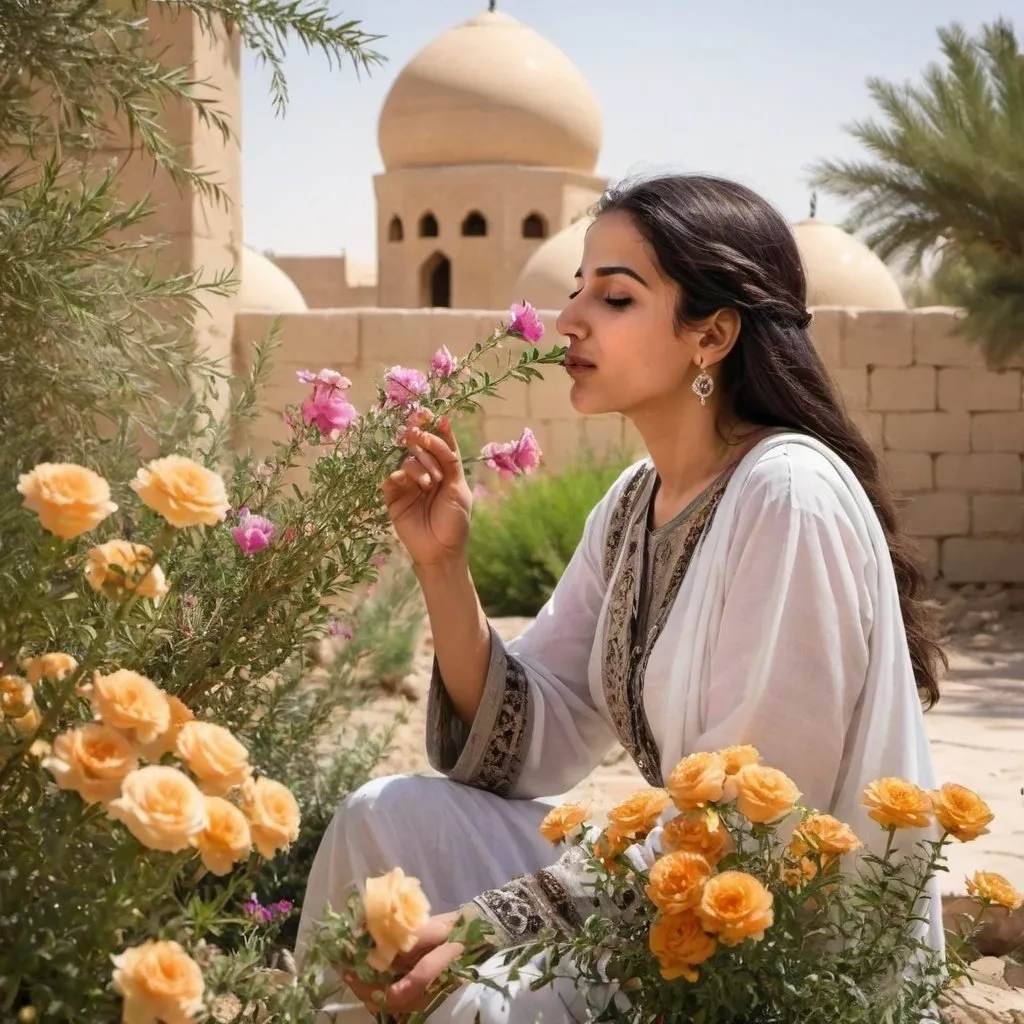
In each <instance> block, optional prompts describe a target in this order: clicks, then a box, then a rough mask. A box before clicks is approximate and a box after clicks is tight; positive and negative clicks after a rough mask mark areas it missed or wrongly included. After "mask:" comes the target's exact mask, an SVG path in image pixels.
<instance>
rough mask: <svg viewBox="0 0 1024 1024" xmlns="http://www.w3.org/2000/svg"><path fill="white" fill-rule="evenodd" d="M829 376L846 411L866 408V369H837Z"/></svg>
mask: <svg viewBox="0 0 1024 1024" xmlns="http://www.w3.org/2000/svg"><path fill="white" fill-rule="evenodd" d="M831 376H832V380H833V381H834V382H835V385H836V387H837V388H838V389H839V394H840V395H841V396H842V399H843V402H844V403H845V404H846V408H847V409H866V408H867V407H868V371H867V370H866V369H863V368H862V369H854V370H847V369H837V370H832V373H831Z"/></svg>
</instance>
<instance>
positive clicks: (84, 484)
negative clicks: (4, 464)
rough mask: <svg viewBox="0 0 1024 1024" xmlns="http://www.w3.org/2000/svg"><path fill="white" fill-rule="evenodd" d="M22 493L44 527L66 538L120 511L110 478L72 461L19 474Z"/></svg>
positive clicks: (30, 509)
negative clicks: (111, 491) (114, 501)
mask: <svg viewBox="0 0 1024 1024" xmlns="http://www.w3.org/2000/svg"><path fill="white" fill-rule="evenodd" d="M18 493H19V494H21V495H22V497H23V499H24V505H25V508H27V509H28V510H29V511H30V512H35V514H36V515H37V516H39V522H40V525H41V526H42V527H43V529H44V530H47V531H49V532H50V533H52V534H54V535H56V536H57V537H60V538H61V539H62V540H73V539H74V538H75V537H78V536H80V535H81V534H83V533H86V532H88V531H89V530H91V529H92V528H93V527H94V526H98V525H99V524H100V523H102V522H103V520H104V519H106V518H107V516H109V515H110V514H111V513H112V512H116V511H117V506H116V505H115V504H114V503H113V502H112V501H111V500H110V485H109V484H108V483H107V481H106V480H104V479H103V477H101V476H99V474H97V473H94V472H93V471H92V470H91V469H86V468H85V467H84V466H76V465H75V464H74V463H70V462H41V463H40V464H39V465H38V466H36V468H35V469H33V470H32V472H30V473H23V474H22V475H21V476H20V477H18Z"/></svg>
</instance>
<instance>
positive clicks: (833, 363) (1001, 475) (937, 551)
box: [234, 309, 1024, 583]
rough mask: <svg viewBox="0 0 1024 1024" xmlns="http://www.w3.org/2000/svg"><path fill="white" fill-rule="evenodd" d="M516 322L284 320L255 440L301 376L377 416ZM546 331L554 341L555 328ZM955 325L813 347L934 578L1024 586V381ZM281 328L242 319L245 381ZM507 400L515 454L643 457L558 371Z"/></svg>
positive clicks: (882, 316)
mask: <svg viewBox="0 0 1024 1024" xmlns="http://www.w3.org/2000/svg"><path fill="white" fill-rule="evenodd" d="M503 315H504V313H503V312H486V311H475V310H433V311H431V310H379V309H352V310H332V311H324V312H315V311H313V312H310V313H305V314H289V315H287V316H284V317H282V318H281V323H282V344H281V347H280V349H279V350H278V354H277V357H276V360H275V369H274V375H273V379H272V382H271V385H270V390H269V392H268V394H267V395H266V402H267V405H268V413H267V415H266V416H265V417H264V418H263V419H261V420H260V421H259V422H258V423H257V424H256V425H255V427H254V428H253V430H252V431H251V433H250V435H249V436H248V437H247V438H246V439H245V440H246V441H247V442H248V443H251V444H252V445H253V446H254V447H255V448H256V449H257V450H259V451H261V452H263V451H266V450H267V448H268V446H269V442H270V440H271V439H272V438H280V437H283V436H284V429H285V428H284V425H283V423H282V421H281V415H280V410H281V409H282V407H283V406H284V405H285V404H286V403H290V402H299V401H301V399H302V397H303V396H304V394H305V388H304V387H303V386H301V385H299V384H298V383H297V381H296V379H295V370H297V369H302V368H307V367H308V368H310V369H313V370H316V369H319V368H320V367H323V366H330V367H332V368H334V369H337V370H339V371H341V372H342V373H344V374H346V375H347V376H349V377H351V378H352V381H353V393H352V398H353V401H355V402H356V404H357V405H360V406H362V407H365V406H366V405H367V404H368V403H369V402H371V401H372V400H373V398H374V395H375V391H374V379H375V377H376V376H378V375H379V373H380V372H381V370H382V369H384V368H385V367H387V366H390V365H392V364H394V363H403V364H406V365H411V366H421V367H422V366H425V365H426V363H427V361H428V360H429V358H430V355H431V353H432V352H433V351H434V350H435V349H436V348H438V346H440V345H442V344H446V345H447V346H448V347H449V348H450V349H451V351H452V352H453V353H455V354H459V353H461V352H465V351H467V350H468V349H469V347H470V346H471V345H472V344H473V343H474V342H476V341H479V340H481V339H483V338H484V337H486V336H487V335H488V334H489V333H490V331H491V330H492V329H493V327H494V325H495V324H496V323H497V321H498V320H499V319H501V317H502V316H503ZM544 318H545V322H546V324H547V328H548V338H551V339H554V338H555V331H554V319H555V314H554V313H546V314H545V315H544ZM955 319H956V313H955V311H953V310H949V309H923V310H912V311H899V312H871V311H852V310H843V309H818V310H816V311H815V317H814V325H813V329H812V335H813V338H814V341H815V344H816V345H817V346H818V349H819V351H820V352H821V355H822V358H823V360H824V361H825V363H826V365H827V366H828V368H829V370H830V371H831V372H832V374H833V376H834V378H835V380H836V382H837V384H838V386H839V388H840V389H841V391H842V393H843V395H844V397H845V400H846V402H847V405H848V407H849V409H850V411H851V413H852V415H853V416H854V417H855V419H856V420H857V422H858V424H859V425H860V426H861V428H862V429H863V430H864V431H865V433H866V435H867V436H868V437H869V438H870V440H871V441H872V442H873V443H874V444H875V446H876V447H877V448H878V450H879V451H880V452H881V453H882V455H883V458H884V462H885V465H886V467H887V471H888V474H889V478H890V481H891V483H892V485H893V487H894V488H895V489H897V491H898V492H899V495H900V498H901V505H902V508H903V517H904V521H905V523H906V526H907V528H908V530H909V531H910V532H911V533H912V534H913V535H914V536H915V537H916V538H917V539H918V541H919V543H920V545H921V548H922V551H923V553H924V555H925V557H926V559H927V561H928V564H929V566H930V567H931V571H932V574H933V575H941V576H943V577H944V578H945V579H946V580H947V581H948V582H950V583H968V582H971V583H974V582H982V583H988V582H1016V583H1020V582H1024V477H1022V456H1024V405H1022V380H1021V369H1020V368H1017V367H1015V368H1012V369H1008V370H1005V371H1003V372H1000V373H996V372H991V371H988V370H986V368H985V365H984V362H983V360H982V359H981V357H980V356H979V354H978V353H977V352H976V350H974V349H973V348H970V347H968V346H967V345H965V344H964V343H963V342H962V341H961V340H959V339H958V338H956V337H955V336H954V335H953V333H952V330H953V327H954V324H955ZM274 320H275V318H274V317H273V316H268V315H262V314H250V313H246V314H241V315H239V316H238V317H237V321H236V331H235V350H234V358H235V365H236V372H243V371H244V369H245V366H246V364H247V360H248V354H249V352H250V350H251V345H252V343H253V342H254V341H256V340H257V339H259V338H261V337H263V336H264V335H266V333H267V332H268V331H269V330H270V328H271V326H272V324H273V323H274ZM510 354H512V355H516V354H517V352H516V351H515V350H514V349H512V350H511V352H510ZM503 395H504V397H503V398H499V399H491V400H488V401H487V402H486V404H485V406H484V413H483V417H482V430H481V433H482V434H483V435H484V437H485V438H486V439H488V440H506V439H510V438H512V437H515V436H517V435H518V433H519V432H520V431H521V430H522V428H523V427H524V426H526V425H529V426H531V427H532V428H533V430H534V431H535V433H536V434H537V436H538V438H539V440H540V443H541V447H542V448H543V450H544V453H545V460H546V462H547V464H548V465H549V466H551V467H552V468H555V469H557V468H558V467H559V466H561V465H564V464H565V463H566V461H567V460H568V459H569V458H570V457H571V456H572V455H573V454H574V453H575V452H576V451H578V450H579V448H580V446H581V445H584V444H587V445H589V446H590V447H592V448H593V449H595V450H597V451H602V450H608V449H611V448H626V449H628V450H630V451H631V452H636V453H638V452H640V450H641V449H642V443H641V441H640V438H639V436H638V435H637V434H636V432H635V431H634V430H633V428H632V427H631V426H630V425H629V424H628V423H626V421H625V420H623V418H622V417H620V416H598V417H592V418H583V417H580V416H578V415H577V414H576V413H575V412H574V411H573V409H572V407H571V405H570V404H569V400H568V382H567V380H566V378H565V376H564V374H563V372H562V371H561V370H560V369H558V368H555V367H552V368H551V369H550V370H549V371H548V373H547V376H546V377H545V379H544V380H542V381H535V382H533V383H531V384H530V385H528V386H524V385H520V384H514V383H513V384H510V385H508V386H507V387H506V388H505V389H504V391H503Z"/></svg>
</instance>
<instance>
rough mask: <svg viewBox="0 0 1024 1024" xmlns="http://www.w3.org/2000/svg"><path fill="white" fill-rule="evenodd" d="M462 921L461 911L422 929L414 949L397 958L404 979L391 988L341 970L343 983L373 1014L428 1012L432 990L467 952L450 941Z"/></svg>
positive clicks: (398, 969) (461, 946)
mask: <svg viewBox="0 0 1024 1024" xmlns="http://www.w3.org/2000/svg"><path fill="white" fill-rule="evenodd" d="M458 918H459V915H458V912H457V911H456V912H455V913H452V914H440V915H438V916H436V917H432V918H430V920H429V921H427V923H426V924H425V925H424V926H423V927H422V928H421V929H420V932H419V936H418V938H417V941H416V945H415V946H414V947H413V948H412V950H411V951H410V952H408V953H400V954H399V955H398V957H397V958H396V959H395V962H394V965H393V966H394V969H395V970H396V971H398V972H399V973H400V974H402V977H401V978H399V979H398V980H397V981H394V982H392V983H391V985H389V986H387V987H383V986H379V985H373V984H371V983H369V982H366V981H362V980H360V979H359V977H358V976H357V975H356V974H355V972H354V971H351V970H345V969H343V970H342V971H341V977H342V980H343V981H344V982H345V984H346V985H348V987H349V988H350V989H352V991H353V992H354V993H355V995H356V997H357V998H358V999H360V1000H362V1002H363V1005H364V1006H365V1007H366V1008H367V1010H369V1011H370V1012H371V1013H379V1012H380V1010H381V1009H382V1008H383V1009H385V1010H387V1011H388V1012H389V1013H413V1012H415V1011H416V1010H423V1009H426V1007H427V1006H428V1005H429V1004H430V1000H431V999H432V998H433V993H432V994H430V995H428V994H427V993H428V990H429V989H430V987H431V986H432V985H433V984H434V983H435V982H436V981H437V979H438V978H440V977H441V975H442V974H443V973H444V972H445V970H446V969H447V968H448V966H449V965H450V964H452V963H453V962H454V961H455V960H458V958H459V957H460V956H462V954H463V952H464V947H463V945H462V943H461V942H449V941H448V936H449V935H450V934H451V930H452V927H453V926H454V925H455V922H456V921H457V920H458Z"/></svg>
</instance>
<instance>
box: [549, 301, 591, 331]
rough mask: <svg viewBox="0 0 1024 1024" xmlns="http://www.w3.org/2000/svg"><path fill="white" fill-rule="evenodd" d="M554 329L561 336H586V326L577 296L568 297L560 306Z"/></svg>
mask: <svg viewBox="0 0 1024 1024" xmlns="http://www.w3.org/2000/svg"><path fill="white" fill-rule="evenodd" d="M555 330H556V331H558V333H559V334H560V335H561V336H562V337H563V338H582V337H585V336H586V333H587V327H586V324H585V323H584V321H583V316H582V309H581V306H580V301H579V296H576V298H574V299H570V300H569V301H568V302H567V303H566V304H565V306H564V307H563V308H562V312H561V313H559V314H558V319H557V320H556V321H555Z"/></svg>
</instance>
